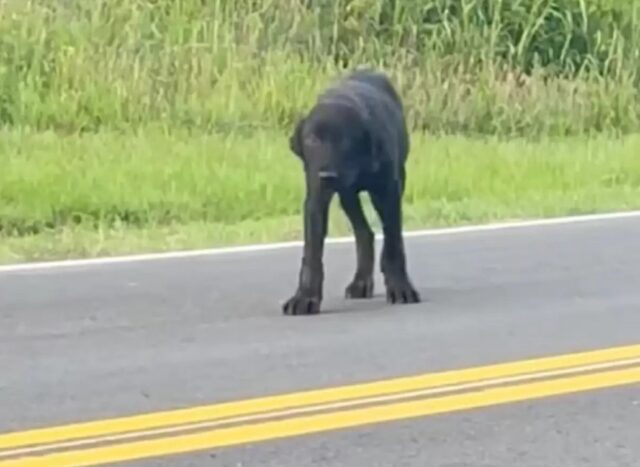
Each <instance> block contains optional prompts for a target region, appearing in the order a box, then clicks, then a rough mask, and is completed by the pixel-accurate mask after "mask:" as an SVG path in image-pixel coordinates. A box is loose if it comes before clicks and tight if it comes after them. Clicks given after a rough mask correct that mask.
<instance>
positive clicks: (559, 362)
mask: <svg viewBox="0 0 640 467" xmlns="http://www.w3.org/2000/svg"><path fill="white" fill-rule="evenodd" d="M637 357H640V344H638V345H631V346H624V347H615V348H609V349H602V350H595V351H588V352H580V353H575V354H567V355H559V356H552V357H545V358H537V359H530V360H523V361H516V362H509V363H501V364H496V365H489V366H482V367H475V368H469V369H463V370H453V371H444V372H440V373H429V374H425V375H419V376H410V377H404V378H396V379H390V380H384V381H376V382H370V383H364V384H355V385H350V386H342V387H335V388H328V389H318V390H310V391H305V392H298V393H291V394H283V395H276V396H269V397H261V398H256V399H249V400H243V401H236V402H227V403H221V404H213V405H206V406H200V407H192V408H187V409H178V410H170V411H163V412H156V413H148V414H141V415H134V416H128V417H120V418H112V419H106V420H96V421H90V422H83V423H77V424H69V425H63V426H56V427H50V428H39V429H33V430H27V431H20V432H15V433H8V434H5V435H0V450H4V449H16V448H19V447H26V446H33V445H38V444H48V443H56V442H62V441H71V440H77V439H82V438H91V437H100V436H108V435H117V434H122V433H131V432H137V431H143V430H151V429H156V428H163V427H170V426H176V425H181V424H195V423H199V422H207V421H213V420H221V419H224V418H228V417H239V416H243V415H251V414H257V413H262V412H268V411H274V410H284V409H292V408H296V407H305V406H311V405H316V404H326V403H333V402H339V401H346V400H353V399H362V398H366V397H374V396H384V395H390V394H396V393H401V392H409V391H416V390H421V389H428V388H433V387H439V386H445V385H453V384H462V383H466V382H473V381H481V380H486V379H493V378H503V377H509V376H515V375H524V374H528V373H532V372H542V371H553V370H560V369H563V368H571V367H577V366H581V365H589V364H599V363H606V362H612V361H619V360H626V359H632V358H637Z"/></svg>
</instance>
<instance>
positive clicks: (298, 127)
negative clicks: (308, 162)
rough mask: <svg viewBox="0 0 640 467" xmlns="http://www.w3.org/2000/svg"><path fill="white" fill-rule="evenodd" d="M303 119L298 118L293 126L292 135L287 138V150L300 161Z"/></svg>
mask: <svg viewBox="0 0 640 467" xmlns="http://www.w3.org/2000/svg"><path fill="white" fill-rule="evenodd" d="M304 122H305V119H304V117H300V118H299V119H298V121H297V122H296V124H295V127H294V129H293V133H291V136H289V149H291V151H293V153H294V154H295V155H296V156H298V157H299V158H301V159H302V157H303V156H302V129H303V128H304Z"/></svg>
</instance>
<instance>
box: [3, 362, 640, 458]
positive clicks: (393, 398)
mask: <svg viewBox="0 0 640 467" xmlns="http://www.w3.org/2000/svg"><path fill="white" fill-rule="evenodd" d="M635 364H640V357H638V358H633V359H627V360H619V361H613V362H605V363H599V364H595V365H583V366H577V367H571V368H565V369H562V370H554V371H542V372H535V373H527V374H524V375H516V376H508V377H504V378H491V379H484V380H481V381H474V382H471V383H462V384H453V385H445V386H438V387H434V388H427V389H419V390H415V391H408V392H400V393H394V394H389V395H383V396H372V397H365V398H361V399H350V400H346V401H339V402H332V403H327V404H318V405H311V406H306V407H298V408H292V409H283V410H275V411H269V412H261V413H258V414H253V415H243V416H238V417H229V418H224V419H219V420H210V421H204V422H198V423H187V424H181V425H173V426H170V427H164V428H154V429H149V430H140V431H133V432H126V433H120V434H114V435H104V436H95V437H90V438H82V439H79V440H72V441H60V442H55V443H48V444H40V445H36V446H27V447H21V448H16V449H9V450H1V451H0V461H1V460H2V459H3V458H9V457H17V456H23V455H29V454H36V453H38V452H43V451H52V450H62V449H69V448H79V447H82V446H89V445H92V444H96V443H115V442H118V441H120V442H123V441H135V440H136V439H139V438H142V437H151V436H153V437H155V436H161V435H165V436H166V435H174V436H176V435H179V434H180V433H184V432H186V431H194V430H203V429H212V428H220V427H224V426H229V425H231V424H240V423H242V424H247V423H250V422H259V421H264V420H267V419H269V418H275V417H291V416H296V415H305V414H310V413H313V412H319V411H328V410H338V409H348V408H355V407H358V406H361V405H365V404H381V403H389V402H398V401H401V400H406V399H415V398H417V397H422V398H424V397H427V396H436V395H442V394H446V393H452V392H459V391H469V390H473V389H476V390H477V389H483V388H485V389H486V388H487V387H490V386H496V385H505V384H514V383H522V382H532V381H534V380H538V379H543V378H544V379H548V378H553V377H560V376H569V375H575V374H577V373H586V372H594V371H604V370H612V369H614V368H619V367H625V366H631V365H635Z"/></svg>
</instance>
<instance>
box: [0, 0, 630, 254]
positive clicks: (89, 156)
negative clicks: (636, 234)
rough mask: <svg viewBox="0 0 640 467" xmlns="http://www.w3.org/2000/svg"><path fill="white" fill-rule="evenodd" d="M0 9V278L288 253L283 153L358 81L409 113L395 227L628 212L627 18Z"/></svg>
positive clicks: (552, 8) (293, 208)
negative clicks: (269, 245) (140, 262)
mask: <svg viewBox="0 0 640 467" xmlns="http://www.w3.org/2000/svg"><path fill="white" fill-rule="evenodd" d="M0 4H1V5H2V9H1V11H0V262H14V261H23V260H33V259H51V258H64V257H79V256H95V255H103V254H113V253H129V252H140V251H155V250H162V249H167V248H172V249H173V248H192V247H208V246H213V245H223V244H237V243H245V242H255V241H267V240H283V239H297V238H300V229H301V219H300V208H301V204H302V177H301V169H300V166H299V164H298V161H297V160H296V159H295V158H294V157H293V156H292V155H291V154H290V153H289V151H288V148H287V144H286V137H287V136H288V134H289V131H290V129H291V126H292V124H293V122H294V121H295V119H296V118H297V116H298V115H300V114H301V113H302V112H303V111H304V110H305V109H306V108H307V107H308V106H309V105H310V104H311V103H312V101H313V99H314V97H315V94H316V92H317V91H318V90H320V89H321V88H322V87H323V86H324V85H326V84H327V83H328V82H329V81H330V80H331V79H333V78H334V77H335V76H336V75H338V74H340V73H341V72H342V71H343V70H344V69H345V68H349V67H352V66H357V65H371V66H376V67H380V68H383V69H385V70H387V71H388V72H389V73H390V75H391V76H392V78H393V80H394V81H395V82H396V84H397V86H398V88H399V89H400V91H401V94H402V95H403V97H404V100H405V103H406V108H407V113H408V117H409V122H410V126H411V129H412V134H413V150H412V154H411V156H410V157H411V161H410V168H409V186H408V189H407V196H406V201H405V206H406V207H405V218H406V221H405V224H406V226H407V227H408V228H417V227H426V226H443V225H451V224H459V223H469V222H474V223H475V222H483V221H494V220H502V219H513V218H523V217H540V216H549V215H563V214H572V213H584V212H594V211H603V210H619V209H628V208H639V207H640V196H639V193H638V191H639V189H640V188H639V186H640V162H638V160H639V159H640V158H638V157H637V156H636V155H635V154H636V153H637V149H636V150H634V147H636V148H637V147H638V143H640V93H639V92H638V91H639V90H640V79H639V77H640V60H639V59H638V57H640V20H639V19H640V7H638V6H636V5H635V3H634V2H616V1H613V0H594V1H592V2H583V1H580V0H567V1H565V2H554V1H551V0H515V1H512V2H487V1H485V0H432V1H428V2H425V1H418V0H415V1H413V0H407V1H404V2H395V1H385V0H340V1H336V2H324V3H322V2H317V1H311V0H305V1H302V0H278V1H273V0H236V1H230V0H213V1H211V2H202V1H201V0H155V1H148V0H96V1H95V2H86V1H84V0H55V1H51V0H4V1H2V2H0ZM335 207H337V206H334V210H333V214H332V216H333V218H332V224H331V232H332V233H333V234H343V233H347V232H348V231H349V229H348V225H347V224H346V222H345V219H344V216H343V215H342V214H340V213H339V211H338V210H337V209H335ZM369 213H370V214H372V212H371V210H370V209H369ZM372 218H373V217H372ZM373 219H375V218H373ZM374 224H375V225H377V222H374Z"/></svg>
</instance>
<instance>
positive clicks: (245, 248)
mask: <svg viewBox="0 0 640 467" xmlns="http://www.w3.org/2000/svg"><path fill="white" fill-rule="evenodd" d="M635 217H640V211H624V212H612V213H604V214H587V215H580V216H568V217H552V218H544V219H533V220H525V221H516V222H501V223H490V224H480V225H469V226H462V227H448V228H437V229H425V230H412V231H406V232H405V233H404V236H405V238H415V237H433V236H441V235H457V234H463V233H470V232H484V231H494V230H505V229H517V228H531V227H534V228H535V227H543V226H553V225H564V224H575V223H579V222H595V221H606V220H615V219H627V218H635ZM376 238H377V239H381V238H382V237H381V234H377V235H376ZM326 242H327V244H339V243H350V242H353V237H352V236H348V237H331V238H327V241H326ZM301 246H302V241H299V240H298V241H292V242H279V243H263V244H254V245H241V246H232V247H222V248H211V249H204V250H185V251H168V252H162V253H149V254H138V255H127V256H108V257H99V258H86V259H69V260H61V261H46V262H33V263H18V264H8V265H5V266H0V273H3V272H14V271H30V270H37V269H53V268H65V267H74V266H92V265H96V266H97V265H106V264H117V263H129V262H137V261H151V260H163V259H182V258H193V257H198V256H214V255H224V254H237V253H252V252H259V251H273V250H281V249H285V248H292V247H298V248H299V247H301Z"/></svg>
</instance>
